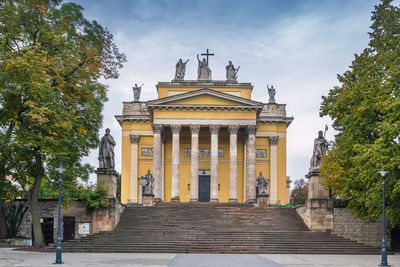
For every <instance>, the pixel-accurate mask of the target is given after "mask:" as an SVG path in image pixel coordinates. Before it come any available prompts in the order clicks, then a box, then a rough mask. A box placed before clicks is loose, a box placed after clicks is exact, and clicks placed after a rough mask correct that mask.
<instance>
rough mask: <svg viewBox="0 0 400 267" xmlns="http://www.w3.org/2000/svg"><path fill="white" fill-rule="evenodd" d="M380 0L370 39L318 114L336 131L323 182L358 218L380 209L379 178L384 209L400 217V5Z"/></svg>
mask: <svg viewBox="0 0 400 267" xmlns="http://www.w3.org/2000/svg"><path fill="white" fill-rule="evenodd" d="M391 2H392V1H390V0H382V1H381V3H380V4H379V5H377V6H375V10H374V11H373V12H372V26H371V32H370V33H369V36H370V42H369V44H368V47H367V48H365V49H364V51H363V52H362V53H361V54H359V55H355V58H354V60H353V62H352V64H351V66H350V69H349V70H348V71H346V72H345V73H344V74H343V75H338V80H339V82H340V85H339V86H337V87H334V88H333V89H331V90H330V91H329V95H328V96H325V97H323V102H322V105H321V113H320V114H321V116H330V117H331V118H332V119H333V127H334V128H335V129H336V130H337V131H338V135H337V136H336V138H335V145H334V148H333V149H332V150H331V151H329V153H328V155H327V156H326V157H325V158H324V159H323V165H322V167H321V175H322V176H323V177H325V178H326V183H325V186H327V187H329V188H331V189H332V190H333V192H334V193H335V194H337V195H339V196H340V197H341V198H343V199H345V200H347V201H348V206H349V207H350V208H351V209H352V210H353V211H354V212H355V213H356V214H357V215H358V216H360V217H363V218H365V219H371V220H374V219H376V218H378V217H379V216H381V214H382V212H381V211H382V204H381V203H382V189H381V183H382V180H383V178H382V177H381V176H380V175H379V174H378V171H379V170H380V169H385V170H387V171H389V173H388V174H387V175H386V176H385V180H386V189H387V195H386V197H387V198H386V206H387V214H388V216H389V219H390V220H391V221H392V222H397V221H398V219H399V216H400V205H399V203H400V140H399V137H400V10H399V7H397V6H394V5H392V3H391Z"/></svg>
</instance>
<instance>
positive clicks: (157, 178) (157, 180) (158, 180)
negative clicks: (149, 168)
mask: <svg viewBox="0 0 400 267" xmlns="http://www.w3.org/2000/svg"><path fill="white" fill-rule="evenodd" d="M161 135H162V125H157V124H154V125H153V177H154V190H153V194H154V200H155V201H156V202H161V199H162V193H161V190H162V165H161V164H162V141H161Z"/></svg>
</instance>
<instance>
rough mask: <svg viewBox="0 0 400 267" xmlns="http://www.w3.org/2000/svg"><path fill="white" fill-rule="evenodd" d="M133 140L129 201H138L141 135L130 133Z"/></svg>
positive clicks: (130, 138)
mask: <svg viewBox="0 0 400 267" xmlns="http://www.w3.org/2000/svg"><path fill="white" fill-rule="evenodd" d="M129 140H130V141H131V177H130V190H129V202H131V203H138V180H137V179H138V173H137V169H138V144H139V140H140V136H139V135H130V136H129Z"/></svg>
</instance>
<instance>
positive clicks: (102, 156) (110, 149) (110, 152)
mask: <svg viewBox="0 0 400 267" xmlns="http://www.w3.org/2000/svg"><path fill="white" fill-rule="evenodd" d="M114 146H115V140H114V138H113V137H112V136H111V135H110V129H108V128H107V129H106V134H105V135H104V136H103V137H102V138H101V141H100V145H99V168H100V169H114V167H115V164H114Z"/></svg>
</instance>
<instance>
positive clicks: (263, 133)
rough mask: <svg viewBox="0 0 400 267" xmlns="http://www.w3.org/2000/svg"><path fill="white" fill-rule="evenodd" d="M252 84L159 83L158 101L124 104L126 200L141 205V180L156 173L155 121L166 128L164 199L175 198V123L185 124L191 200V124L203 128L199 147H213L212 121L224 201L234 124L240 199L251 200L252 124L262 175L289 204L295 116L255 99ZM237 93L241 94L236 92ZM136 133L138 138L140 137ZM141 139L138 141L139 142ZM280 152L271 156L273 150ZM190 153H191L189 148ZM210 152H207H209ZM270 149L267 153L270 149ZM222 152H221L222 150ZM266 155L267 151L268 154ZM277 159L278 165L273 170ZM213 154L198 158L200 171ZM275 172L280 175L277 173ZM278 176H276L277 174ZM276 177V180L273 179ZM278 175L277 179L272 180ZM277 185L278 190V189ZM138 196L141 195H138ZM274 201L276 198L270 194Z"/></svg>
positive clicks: (183, 171) (183, 160)
mask: <svg viewBox="0 0 400 267" xmlns="http://www.w3.org/2000/svg"><path fill="white" fill-rule="evenodd" d="M252 89H253V87H252V85H251V84H247V83H246V84H227V83H221V82H215V83H212V82H211V84H210V82H209V83H207V84H202V83H201V82H193V81H191V82H190V83H189V82H185V81H183V82H180V83H174V82H171V83H159V84H158V85H157V90H158V96H159V97H158V99H156V100H153V101H147V102H124V112H123V114H122V115H119V116H116V118H117V120H118V121H119V123H120V125H121V128H122V173H121V175H122V178H121V202H122V203H131V202H136V203H140V201H141V191H140V190H141V185H140V182H139V178H140V177H142V176H144V175H145V174H146V173H147V171H148V170H150V171H151V172H152V173H153V170H154V168H155V167H156V166H154V165H153V164H154V162H155V159H154V154H151V153H154V151H155V148H154V147H153V142H154V138H155V136H153V128H152V127H153V125H155V124H157V125H161V126H162V129H163V130H162V135H163V137H162V140H163V141H162V149H161V150H160V151H161V153H162V155H161V157H160V158H161V160H162V162H161V165H160V167H161V170H160V174H159V176H160V177H155V179H160V186H161V189H160V190H161V194H160V196H159V197H160V199H161V201H164V202H170V201H171V196H172V194H173V192H172V191H173V190H172V186H173V185H172V184H173V182H172V179H173V166H172V165H173V164H172V162H173V151H172V142H173V141H172V130H171V126H170V125H172V124H177V123H178V124H179V125H181V128H182V130H181V131H180V134H179V201H180V202H189V201H191V190H193V188H192V185H191V156H190V154H188V153H189V152H188V151H189V150H190V149H191V147H192V143H191V140H192V139H191V136H192V135H191V131H190V129H189V128H190V125H191V124H197V125H199V126H200V127H201V130H200V133H199V137H198V143H199V151H200V150H201V151H206V152H207V151H208V150H210V148H211V133H210V131H209V129H208V125H211V124H218V125H219V127H220V131H219V134H218V149H219V150H220V151H223V155H219V157H218V184H219V190H218V201H219V202H229V201H230V175H231V174H230V166H231V165H230V164H231V163H230V145H231V144H230V133H229V131H228V127H229V125H231V124H235V125H238V126H239V131H238V133H237V154H236V157H237V160H236V162H237V165H236V166H237V175H236V182H237V187H236V191H237V202H241V203H243V202H246V201H247V200H248V197H249V192H248V186H249V185H248V181H249V177H248V175H250V174H248V171H247V170H248V162H247V160H248V159H247V158H248V154H246V153H249V152H248V150H249V148H248V147H247V142H248V141H247V140H248V139H246V138H248V135H247V134H246V129H247V127H248V125H256V126H257V132H256V139H255V140H256V141H255V142H256V143H255V149H256V151H254V153H256V152H257V153H256V160H255V166H256V176H258V175H259V174H260V172H262V174H263V176H264V177H266V178H267V179H269V183H270V185H271V183H272V182H273V186H272V189H271V186H269V188H268V190H269V194H270V196H271V194H276V203H286V202H287V199H288V198H287V189H286V178H287V177H286V129H287V127H288V125H289V124H290V122H291V121H292V120H293V118H288V117H286V113H285V110H284V108H285V107H284V105H280V104H275V103H267V104H264V103H260V102H256V101H253V100H251V91H252ZM233 92H236V93H233ZM135 136H136V138H135ZM271 137H276V138H278V143H277V145H276V150H274V148H272V146H273V145H275V144H273V145H271V144H270V140H272V139H270V138H271ZM135 140H137V141H135ZM271 149H272V150H273V151H276V152H272V153H275V154H273V155H271V151H272V150H271ZM185 151H186V152H185ZM206 152H204V153H206ZM265 152H266V153H265ZM219 153H220V152H219ZM264 153H265V155H264ZM271 160H273V161H276V162H273V164H275V165H274V166H276V167H274V168H271V164H272V163H271ZM210 168H211V158H210V156H209V155H208V154H207V153H206V154H205V156H204V155H203V156H202V157H200V156H199V158H198V170H199V175H201V172H203V173H206V172H207V173H208V172H209V170H210ZM272 172H275V173H272ZM275 176H276V177H275ZM273 177H275V178H273ZM271 179H275V180H271ZM274 188H276V190H277V191H276V193H274V192H275V191H274V190H275V189H274ZM271 190H273V191H274V192H271ZM132 194H135V195H132ZM270 199H271V198H270Z"/></svg>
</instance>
